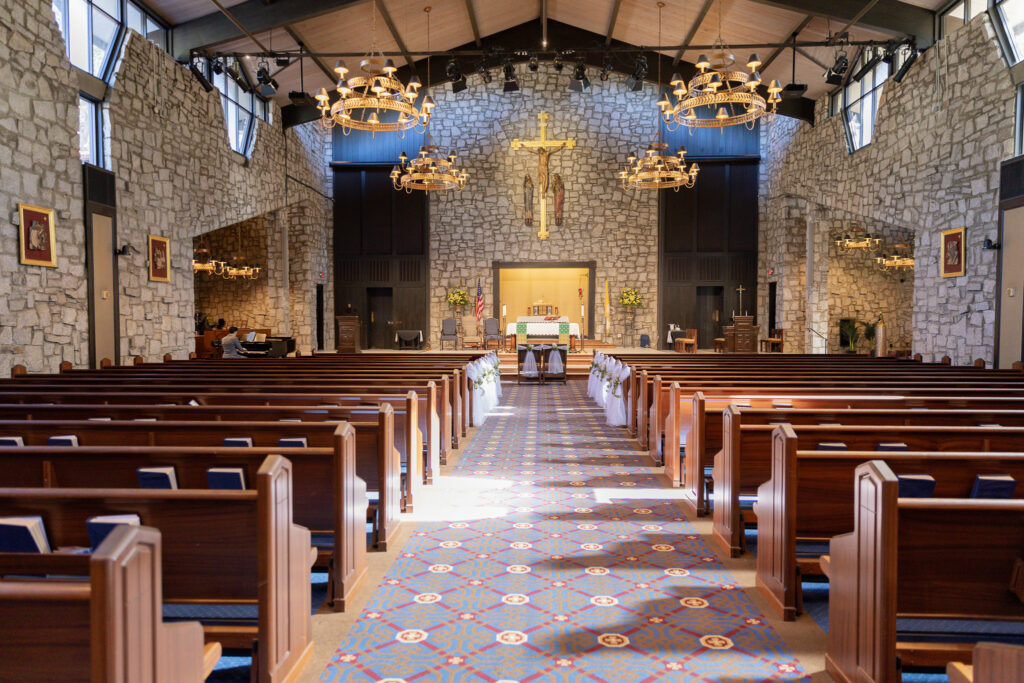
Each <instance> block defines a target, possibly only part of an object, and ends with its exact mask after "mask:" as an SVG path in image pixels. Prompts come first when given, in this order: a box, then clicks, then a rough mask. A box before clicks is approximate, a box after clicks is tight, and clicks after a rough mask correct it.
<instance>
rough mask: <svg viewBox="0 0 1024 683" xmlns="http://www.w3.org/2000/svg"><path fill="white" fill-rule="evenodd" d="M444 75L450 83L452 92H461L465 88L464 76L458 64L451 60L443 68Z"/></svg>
mask: <svg viewBox="0 0 1024 683" xmlns="http://www.w3.org/2000/svg"><path fill="white" fill-rule="evenodd" d="M444 75H445V76H446V77H447V78H448V80H449V81H451V83H452V92H453V93H456V92H462V91H463V90H465V89H466V88H467V87H469V86H467V85H466V76H465V75H464V74H463V73H462V69H461V68H460V67H459V63H458V62H457V61H455V59H454V58H452V59H451V60H450V61H449V62H448V63H447V64H446V65H445V67H444Z"/></svg>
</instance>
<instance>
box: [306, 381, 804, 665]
mask: <svg viewBox="0 0 1024 683" xmlns="http://www.w3.org/2000/svg"><path fill="white" fill-rule="evenodd" d="M504 402H505V405H502V406H499V407H497V408H496V409H495V411H494V413H492V414H491V416H490V417H489V418H488V420H487V422H486V423H485V424H484V425H483V426H482V427H481V428H480V429H478V430H477V432H476V434H475V436H474V437H473V439H472V440H471V442H470V443H469V444H468V446H467V447H466V448H465V450H464V452H463V453H462V456H461V460H460V462H459V464H458V466H457V467H456V468H454V471H453V473H452V476H450V477H447V478H444V479H442V481H441V482H440V487H442V489H443V490H442V491H440V492H439V493H440V495H439V496H438V502H439V503H441V504H442V505H443V506H438V508H437V513H436V514H435V515H434V517H433V519H434V520H438V521H425V522H423V523H421V525H420V527H419V529H418V531H417V533H416V534H414V535H413V537H412V539H410V541H409V544H408V547H407V548H406V549H405V552H404V553H403V554H400V555H399V557H398V559H397V560H396V561H395V563H394V565H393V566H392V568H391V571H390V572H389V573H388V576H387V578H386V579H385V581H384V582H383V583H382V585H380V586H379V587H378V588H377V590H376V593H375V594H374V596H373V597H372V598H371V600H370V602H369V604H368V605H367V608H366V610H365V611H364V612H363V614H362V615H361V617H360V619H359V621H358V623H357V624H356V625H355V626H354V627H353V629H352V630H351V632H350V633H349V635H348V637H347V638H346V640H345V641H344V642H342V643H341V645H340V647H339V648H338V651H337V652H336V653H335V655H334V657H333V660H332V662H331V664H330V665H329V666H328V668H327V669H326V670H325V671H324V673H323V674H322V676H321V680H324V681H336V682H339V683H340V682H342V681H346V682H347V681H389V682H390V683H399V682H401V681H405V682H407V683H413V681H474V682H481V683H498V682H502V683H515V682H518V683H526V682H527V681H595V682H605V681H609V682H610V681H625V680H628V681H666V680H705V681H732V682H736V681H761V680H772V679H778V680H790V679H797V678H800V677H801V676H802V670H801V668H800V666H799V664H798V662H797V661H796V660H795V659H794V657H793V656H792V655H791V654H790V653H789V651H788V650H787V649H786V647H785V646H784V645H783V644H782V642H781V639H780V638H779V636H778V635H777V634H776V633H775V631H774V630H773V629H772V628H771V627H770V626H769V625H768V624H767V623H765V622H764V621H763V620H762V615H761V614H759V612H758V611H757V608H756V607H755V606H754V604H753V603H752V602H751V600H750V599H749V598H748V597H747V595H746V594H745V593H744V592H743V590H741V589H738V588H737V587H736V586H735V585H733V584H732V583H731V579H730V576H729V574H728V572H726V571H725V570H723V568H722V566H721V564H720V563H719V562H718V561H717V559H716V558H715V557H714V553H713V552H712V551H711V549H710V548H708V547H707V546H706V545H705V543H704V542H703V540H701V539H700V537H699V536H696V535H692V534H691V533H690V532H691V531H692V529H691V527H690V525H689V524H688V523H687V522H686V521H685V520H684V519H683V517H682V513H681V512H680V511H679V509H678V508H677V506H676V504H675V503H674V502H673V501H671V500H665V499H664V498H662V499H659V498H658V495H659V494H660V493H663V492H655V491H652V490H651V489H653V488H657V487H659V485H658V484H657V482H656V479H655V477H654V476H652V475H651V474H650V470H649V469H648V468H646V467H645V466H644V465H643V464H642V460H641V456H640V454H639V453H637V452H636V451H634V450H632V448H631V442H630V441H629V440H628V439H627V438H626V435H625V433H624V432H623V431H621V430H618V429H614V428H611V427H607V426H605V425H604V419H603V418H604V415H603V413H602V412H601V411H600V410H599V409H598V408H597V407H596V406H595V405H594V403H593V402H592V401H590V400H589V399H588V398H587V396H586V386H585V385H584V384H583V383H582V382H576V383H571V384H569V385H568V386H560V385H555V386H552V385H548V386H544V387H537V386H521V387H516V386H508V387H507V388H506V391H505V399H504Z"/></svg>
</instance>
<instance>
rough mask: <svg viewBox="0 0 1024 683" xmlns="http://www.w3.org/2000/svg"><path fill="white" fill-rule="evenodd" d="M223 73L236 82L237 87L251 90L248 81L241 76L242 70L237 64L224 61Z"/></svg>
mask: <svg viewBox="0 0 1024 683" xmlns="http://www.w3.org/2000/svg"><path fill="white" fill-rule="evenodd" d="M224 73H226V74H227V75H228V76H230V77H231V80H233V81H234V82H235V83H237V84H238V87H239V88H241V89H242V91H243V92H252V88H251V87H250V86H249V83H248V82H247V81H246V80H245V78H243V77H242V72H241V71H239V70H238V64H234V63H228V62H225V63H224Z"/></svg>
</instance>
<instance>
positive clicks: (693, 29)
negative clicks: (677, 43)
mask: <svg viewBox="0 0 1024 683" xmlns="http://www.w3.org/2000/svg"><path fill="white" fill-rule="evenodd" d="M713 4H715V0H704V4H703V5H702V6H701V8H700V11H699V12H697V17H696V18H695V19H694V20H693V25H692V26H690V30H689V31H688V32H687V33H686V37H685V38H683V46H682V47H681V48H680V49H679V52H677V53H676V56H675V57H674V58H673V59H672V68H675V66H676V65H677V64H678V63H679V61H680V60H681V59H682V58H683V53H684V52H686V48H687V47H688V46H689V45H690V43H692V42H693V39H694V37H695V36H696V35H697V29H699V28H700V25H701V24H703V23H704V18H705V17H706V16H707V15H708V12H710V11H711V5H713Z"/></svg>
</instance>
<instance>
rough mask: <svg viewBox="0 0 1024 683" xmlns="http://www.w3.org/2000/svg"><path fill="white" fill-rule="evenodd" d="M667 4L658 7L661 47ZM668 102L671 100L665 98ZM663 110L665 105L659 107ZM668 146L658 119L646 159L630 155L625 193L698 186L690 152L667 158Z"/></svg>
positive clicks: (623, 180)
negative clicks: (690, 160)
mask: <svg viewBox="0 0 1024 683" xmlns="http://www.w3.org/2000/svg"><path fill="white" fill-rule="evenodd" d="M664 6H665V3H664V2H659V3H658V44H659V45H660V44H661V10H662V8H663V7H664ZM658 87H659V88H660V87H661V59H659V60H658ZM665 101H666V102H667V101H668V98H667V97H665ZM658 105H659V108H660V107H661V103H660V102H659V103H658ZM667 151H668V145H667V144H666V143H665V142H664V140H663V138H662V128H661V117H660V116H659V118H658V141H657V142H652V143H651V144H650V145H648V146H647V151H646V152H645V153H644V154H643V156H640V157H638V156H637V155H636V154H632V153H631V154H630V155H629V156H628V157H627V158H626V167H625V168H624V169H622V170H621V171H619V181H620V182H621V183H622V189H624V190H662V189H669V188H671V189H673V190H675V191H676V192H678V191H679V188H680V187H685V188H688V189H689V188H691V187H693V186H694V183H696V182H697V172H698V171H700V167H698V166H697V164H696V162H694V163H692V164H690V168H689V170H687V168H686V148H685V147H680V148H679V150H678V151H677V152H676V153H675V154H666V152H667Z"/></svg>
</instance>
